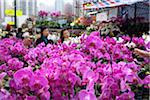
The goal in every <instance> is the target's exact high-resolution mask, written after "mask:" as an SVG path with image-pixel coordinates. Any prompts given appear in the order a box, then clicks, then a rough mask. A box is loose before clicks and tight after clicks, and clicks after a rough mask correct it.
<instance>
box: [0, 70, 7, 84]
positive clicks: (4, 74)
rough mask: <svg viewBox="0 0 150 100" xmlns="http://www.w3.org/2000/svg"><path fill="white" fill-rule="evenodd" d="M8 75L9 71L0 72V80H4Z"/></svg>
mask: <svg viewBox="0 0 150 100" xmlns="http://www.w3.org/2000/svg"><path fill="white" fill-rule="evenodd" d="M6 75H7V73H5V72H2V73H0V82H1V81H2V80H3V78H4V77H5V76H6Z"/></svg>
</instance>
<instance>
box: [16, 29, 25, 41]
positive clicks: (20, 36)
mask: <svg viewBox="0 0 150 100" xmlns="http://www.w3.org/2000/svg"><path fill="white" fill-rule="evenodd" d="M22 35H23V32H22V28H18V32H17V35H16V37H17V38H20V39H23V36H22Z"/></svg>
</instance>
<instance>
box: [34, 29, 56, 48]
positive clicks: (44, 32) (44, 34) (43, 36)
mask: <svg viewBox="0 0 150 100" xmlns="http://www.w3.org/2000/svg"><path fill="white" fill-rule="evenodd" d="M48 35H49V30H48V28H47V27H42V28H41V37H40V38H39V39H37V41H36V45H38V44H40V43H42V42H44V43H45V44H48V43H51V44H52V43H53V42H52V41H50V40H48V38H47V37H48Z"/></svg>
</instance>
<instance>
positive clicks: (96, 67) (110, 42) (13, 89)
mask: <svg viewBox="0 0 150 100" xmlns="http://www.w3.org/2000/svg"><path fill="white" fill-rule="evenodd" d="M122 38H123V41H122V42H119V43H118V42H117V41H116V40H115V39H113V38H110V37H106V38H103V37H100V33H99V32H93V33H91V34H90V35H89V36H88V37H86V38H85V36H84V35H83V36H82V38H81V44H80V48H78V49H77V45H76V44H71V45H65V44H57V45H51V44H48V45H45V44H43V43H42V44H40V45H38V46H37V47H35V48H28V49H27V48H26V47H25V46H24V45H23V42H22V41H21V40H18V39H15V38H8V39H2V40H0V100H17V99H19V100H24V99H25V100H37V99H40V100H50V99H54V100H97V99H98V100H134V99H135V98H136V91H135V90H136V89H137V88H139V87H142V86H144V88H145V89H148V88H149V84H150V82H149V80H150V75H149V74H145V76H143V77H140V76H139V74H138V73H139V72H140V71H141V70H142V68H143V67H142V66H141V64H139V62H141V61H137V59H136V57H134V56H133V51H132V50H130V49H129V48H128V47H127V46H126V45H125V44H126V43H127V42H128V41H130V38H129V37H122ZM133 42H135V43H136V44H137V45H136V46H137V47H141V46H144V47H145V48H147V44H145V42H144V40H143V39H142V38H135V39H133ZM147 60H148V59H146V58H145V59H143V61H142V62H144V63H149V62H148V61H147ZM133 87H134V88H133Z"/></svg>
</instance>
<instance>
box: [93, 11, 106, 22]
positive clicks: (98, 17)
mask: <svg viewBox="0 0 150 100" xmlns="http://www.w3.org/2000/svg"><path fill="white" fill-rule="evenodd" d="M107 14H108V12H102V13H98V14H97V15H96V21H100V22H102V21H107V19H108V16H107Z"/></svg>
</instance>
